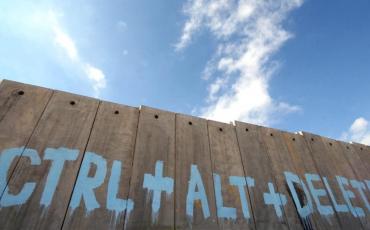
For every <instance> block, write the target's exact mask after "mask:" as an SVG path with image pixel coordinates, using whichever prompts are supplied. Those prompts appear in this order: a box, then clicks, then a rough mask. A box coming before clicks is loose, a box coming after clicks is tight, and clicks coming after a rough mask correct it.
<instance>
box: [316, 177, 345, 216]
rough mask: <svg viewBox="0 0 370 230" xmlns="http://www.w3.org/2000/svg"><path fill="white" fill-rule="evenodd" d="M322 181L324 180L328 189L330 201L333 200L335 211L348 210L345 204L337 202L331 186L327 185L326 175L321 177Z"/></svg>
mask: <svg viewBox="0 0 370 230" xmlns="http://www.w3.org/2000/svg"><path fill="white" fill-rule="evenodd" d="M322 181H323V182H324V185H325V187H326V190H328V193H329V197H330V199H331V201H332V202H333V206H334V210H335V211H337V212H348V207H347V206H346V205H345V204H338V202H337V200H336V199H335V196H334V194H333V191H332V190H331V188H330V186H329V182H328V179H327V178H326V177H323V178H322Z"/></svg>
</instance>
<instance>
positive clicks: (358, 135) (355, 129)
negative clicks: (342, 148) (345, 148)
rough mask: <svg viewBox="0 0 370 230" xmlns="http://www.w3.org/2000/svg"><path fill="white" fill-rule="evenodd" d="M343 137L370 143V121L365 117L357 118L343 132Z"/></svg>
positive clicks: (348, 139) (346, 139) (347, 139)
mask: <svg viewBox="0 0 370 230" xmlns="http://www.w3.org/2000/svg"><path fill="white" fill-rule="evenodd" d="M341 139H343V140H345V141H354V142H358V143H362V144H365V145H370V128H369V122H368V121H367V120H366V119H365V118H363V117H359V118H357V119H356V120H355V121H354V122H353V123H352V125H351V127H350V128H349V130H348V131H346V132H344V133H342V137H341Z"/></svg>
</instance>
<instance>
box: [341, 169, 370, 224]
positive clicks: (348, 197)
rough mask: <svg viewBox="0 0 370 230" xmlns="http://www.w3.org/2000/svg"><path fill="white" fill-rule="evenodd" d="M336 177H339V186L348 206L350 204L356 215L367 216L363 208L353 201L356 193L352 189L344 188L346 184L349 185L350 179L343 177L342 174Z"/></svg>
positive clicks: (349, 206) (350, 208)
mask: <svg viewBox="0 0 370 230" xmlns="http://www.w3.org/2000/svg"><path fill="white" fill-rule="evenodd" d="M336 179H337V182H338V184H339V188H340V190H341V191H342V194H343V197H344V200H345V201H346V203H347V206H348V208H349V210H350V211H351V213H352V215H353V216H354V217H363V216H365V213H364V210H363V209H362V208H360V207H354V206H353V205H352V203H351V198H355V194H354V193H353V192H352V191H350V190H346V189H345V188H344V185H347V186H348V185H349V183H348V179H347V178H345V177H342V176H336Z"/></svg>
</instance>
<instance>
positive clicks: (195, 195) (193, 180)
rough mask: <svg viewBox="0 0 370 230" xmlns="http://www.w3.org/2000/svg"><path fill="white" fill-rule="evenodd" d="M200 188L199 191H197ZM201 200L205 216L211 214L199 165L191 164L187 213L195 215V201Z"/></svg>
mask: <svg viewBox="0 0 370 230" xmlns="http://www.w3.org/2000/svg"><path fill="white" fill-rule="evenodd" d="M196 188H198V191H195V190H196ZM195 200H200V202H201V204H202V211H203V215H204V218H205V219H207V218H208V217H209V216H210V213H209V206H208V200H207V195H206V191H205V189H204V185H203V181H202V177H201V176H200V173H199V170H198V167H197V166H196V165H193V164H192V165H191V170H190V180H189V187H188V194H187V196H186V215H188V216H191V217H193V211H194V201H195Z"/></svg>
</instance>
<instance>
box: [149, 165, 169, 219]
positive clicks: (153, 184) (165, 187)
mask: <svg viewBox="0 0 370 230" xmlns="http://www.w3.org/2000/svg"><path fill="white" fill-rule="evenodd" d="M143 188H146V189H148V192H149V193H151V192H153V198H152V219H153V221H155V220H156V216H157V213H158V211H159V209H160V207H161V193H162V192H166V193H167V195H171V194H172V192H173V179H172V178H171V177H163V161H157V162H156V163H155V175H154V176H153V175H151V174H148V173H145V174H144V181H143Z"/></svg>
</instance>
